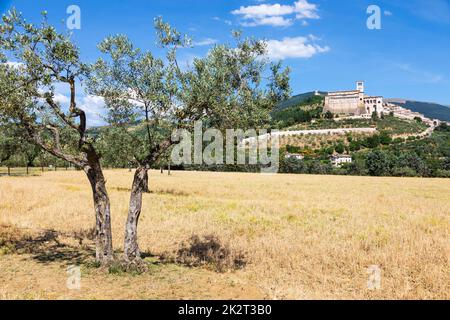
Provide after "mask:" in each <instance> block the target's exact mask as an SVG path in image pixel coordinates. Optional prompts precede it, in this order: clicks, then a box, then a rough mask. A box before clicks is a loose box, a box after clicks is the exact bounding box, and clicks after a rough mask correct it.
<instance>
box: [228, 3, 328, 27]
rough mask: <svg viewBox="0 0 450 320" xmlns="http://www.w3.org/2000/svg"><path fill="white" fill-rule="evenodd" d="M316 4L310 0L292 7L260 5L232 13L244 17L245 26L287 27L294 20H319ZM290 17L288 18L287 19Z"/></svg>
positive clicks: (242, 7) (277, 4)
mask: <svg viewBox="0 0 450 320" xmlns="http://www.w3.org/2000/svg"><path fill="white" fill-rule="evenodd" d="M317 11H318V8H317V5H316V4H312V3H309V2H308V0H297V1H296V2H294V3H293V4H292V5H281V4H279V3H276V4H260V5H255V6H248V7H244V6H241V7H240V8H239V9H237V10H233V11H232V12H231V13H232V14H234V15H239V16H241V17H242V19H243V20H244V22H242V25H244V26H250V27H254V26H260V25H271V26H274V27H286V26H289V25H291V24H292V23H293V19H294V18H295V19H297V20H303V25H305V23H306V24H307V22H306V21H305V19H319V18H320V17H319V14H318V13H317ZM286 16H288V17H286Z"/></svg>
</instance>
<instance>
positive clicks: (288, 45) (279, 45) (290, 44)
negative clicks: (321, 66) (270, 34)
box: [267, 35, 330, 60]
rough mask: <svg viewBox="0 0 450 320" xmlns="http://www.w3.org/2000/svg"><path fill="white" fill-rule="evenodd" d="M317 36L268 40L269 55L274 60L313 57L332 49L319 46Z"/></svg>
mask: <svg viewBox="0 0 450 320" xmlns="http://www.w3.org/2000/svg"><path fill="white" fill-rule="evenodd" d="M315 39H317V38H316V37H314V36H312V35H310V36H308V37H294V38H289V37H286V38H284V39H282V40H268V41H267V52H268V57H269V58H270V59H272V60H282V59H287V58H311V57H313V56H315V55H316V54H319V53H325V52H328V51H330V47H328V46H325V47H322V46H319V45H317V44H315V43H314V40H315Z"/></svg>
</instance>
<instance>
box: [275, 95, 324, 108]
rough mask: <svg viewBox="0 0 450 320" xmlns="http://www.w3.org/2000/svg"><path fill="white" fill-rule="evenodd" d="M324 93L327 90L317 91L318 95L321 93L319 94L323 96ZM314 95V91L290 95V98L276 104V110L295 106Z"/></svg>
mask: <svg viewBox="0 0 450 320" xmlns="http://www.w3.org/2000/svg"><path fill="white" fill-rule="evenodd" d="M326 94H327V92H324V91H319V95H321V96H324V95H326ZM314 96H315V93H314V92H306V93H302V94H298V95H295V96H292V97H291V98H289V99H287V100H285V101H283V102H280V103H279V104H278V107H277V109H276V110H277V111H278V110H283V109H286V108H290V107H294V106H297V105H299V104H301V103H302V102H304V101H305V100H307V99H309V98H311V97H314Z"/></svg>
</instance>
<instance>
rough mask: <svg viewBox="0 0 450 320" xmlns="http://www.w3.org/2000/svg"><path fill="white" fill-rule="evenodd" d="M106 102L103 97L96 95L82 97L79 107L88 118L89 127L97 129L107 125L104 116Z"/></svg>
mask: <svg viewBox="0 0 450 320" xmlns="http://www.w3.org/2000/svg"><path fill="white" fill-rule="evenodd" d="M105 106H106V104H105V100H104V99H103V98H102V97H99V96H94V95H86V96H83V97H81V99H80V101H79V107H80V109H82V110H83V111H84V112H85V113H86V116H87V125H88V126H89V127H96V126H101V125H105V121H104V120H103V116H102V115H103V114H104V113H105Z"/></svg>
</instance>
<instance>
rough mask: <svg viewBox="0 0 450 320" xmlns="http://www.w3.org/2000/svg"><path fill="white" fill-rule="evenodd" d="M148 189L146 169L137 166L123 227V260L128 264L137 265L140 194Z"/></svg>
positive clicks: (138, 259) (138, 258)
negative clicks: (125, 221)
mask: <svg viewBox="0 0 450 320" xmlns="http://www.w3.org/2000/svg"><path fill="white" fill-rule="evenodd" d="M146 189H148V169H147V168H146V167H144V166H139V167H138V168H137V169H136V172H135V173H134V179H133V186H132V188H131V196H130V207H129V211H128V218H127V223H126V226H125V243H124V259H125V261H127V262H129V263H139V262H140V260H141V252H140V250H139V245H138V242H137V226H138V222H139V216H140V215H141V208H142V194H143V193H144V192H146V191H145V190H146Z"/></svg>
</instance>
